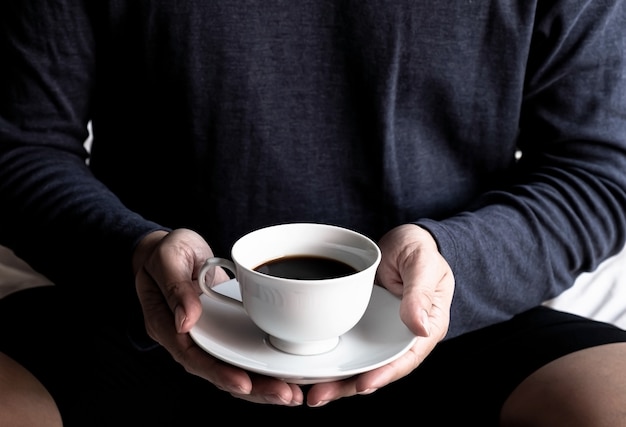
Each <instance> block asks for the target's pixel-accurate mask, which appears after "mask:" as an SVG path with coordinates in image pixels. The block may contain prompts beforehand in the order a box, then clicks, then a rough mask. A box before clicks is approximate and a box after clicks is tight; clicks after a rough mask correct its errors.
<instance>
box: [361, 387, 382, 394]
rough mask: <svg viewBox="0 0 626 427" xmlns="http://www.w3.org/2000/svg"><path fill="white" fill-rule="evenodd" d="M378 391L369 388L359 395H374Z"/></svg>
mask: <svg viewBox="0 0 626 427" xmlns="http://www.w3.org/2000/svg"><path fill="white" fill-rule="evenodd" d="M376 390H378V389H377V388H367V389H365V390H363V391H359V392H358V393H357V394H360V395H366V394H372V393H374V392H375V391H376Z"/></svg>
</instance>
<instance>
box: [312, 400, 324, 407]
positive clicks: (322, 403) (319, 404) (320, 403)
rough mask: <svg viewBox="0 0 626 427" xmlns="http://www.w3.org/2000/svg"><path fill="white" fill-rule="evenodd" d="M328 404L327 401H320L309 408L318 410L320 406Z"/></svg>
mask: <svg viewBox="0 0 626 427" xmlns="http://www.w3.org/2000/svg"><path fill="white" fill-rule="evenodd" d="M327 403H328V400H320V401H319V402H317V403H315V404H313V405H309V406H310V407H311V408H319V407H320V406H324V405H326V404H327Z"/></svg>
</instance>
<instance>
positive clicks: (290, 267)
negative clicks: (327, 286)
mask: <svg viewBox="0 0 626 427" xmlns="http://www.w3.org/2000/svg"><path fill="white" fill-rule="evenodd" d="M254 270H256V271H258V272H259V273H263V274H267V275H270V276H275V277H283V278H286V279H300V280H320V279H332V278H335V277H341V276H347V275H349V274H353V273H355V272H356V269H355V268H354V267H351V266H349V265H348V264H346V263H344V262H343V261H339V260H336V259H332V258H326V257H320V256H312V255H297V256H289V257H282V258H277V259H273V260H270V261H267V262H264V263H263V264H261V265H259V266H258V267H256V268H255V269H254Z"/></svg>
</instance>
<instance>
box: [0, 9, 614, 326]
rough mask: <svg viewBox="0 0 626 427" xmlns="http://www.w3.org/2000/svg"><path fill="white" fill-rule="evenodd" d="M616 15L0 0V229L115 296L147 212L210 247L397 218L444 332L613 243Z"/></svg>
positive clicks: (582, 265) (76, 278)
mask: <svg viewBox="0 0 626 427" xmlns="http://www.w3.org/2000/svg"><path fill="white" fill-rule="evenodd" d="M625 22H626V2H625V1H620V0H602V1H590V0H550V1H539V0H534V1H533V0H515V1H514V0H507V1H456V2H449V1H438V0H422V1H415V0H399V1H364V0H354V1H337V2H334V1H318V0H304V1H297V2H295V1H291V0H284V1H278V0H255V1H252V0H250V1H245V2H244V1H209V0H178V1H167V0H133V1H126V0H98V1H94V0H84V1H81V0H47V1H42V0H2V5H1V6H0V61H1V62H2V65H1V66H0V207H1V208H0V211H1V212H0V243H4V244H6V245H8V246H10V247H12V248H14V250H15V251H16V253H17V254H18V255H20V256H22V257H23V258H24V259H26V260H27V261H28V262H30V263H31V264H32V265H33V266H34V267H35V268H37V269H38V270H40V271H41V272H43V273H44V274H46V275H48V276H49V277H50V278H51V279H52V280H54V281H55V282H56V283H57V284H59V285H60V286H77V287H82V290H83V291H85V292H87V291H89V290H92V289H93V290H94V292H95V290H98V292H100V294H99V295H103V294H105V295H107V296H109V297H110V300H111V301H116V298H119V297H121V296H122V295H129V294H132V293H133V292H134V286H133V281H132V277H131V274H130V254H131V252H132V249H133V247H134V245H135V244H136V242H137V241H138V239H140V238H141V237H142V236H143V235H145V233H147V232H149V231H151V230H154V229H157V228H176V227H187V228H191V229H194V230H196V231H198V232H199V233H201V234H202V235H203V236H204V237H205V238H206V240H207V241H208V243H209V244H210V245H211V246H212V248H213V249H214V251H215V252H216V254H218V255H221V256H228V255H229V248H230V246H231V245H232V243H233V242H234V240H235V239H236V238H237V237H239V236H240V235H242V234H243V233H245V232H247V231H250V230H252V229H254V228H257V227H261V226H264V225H267V224H272V223H278V222H285V221H316V222H327V223H334V224H338V225H342V226H347V227H350V228H353V229H357V230H360V231H362V232H364V233H366V234H368V235H370V236H371V237H372V238H374V239H377V238H379V237H380V236H382V235H383V234H384V233H385V232H386V231H388V230H389V229H390V228H391V227H393V226H396V225H398V224H402V223H407V222H414V223H418V224H420V225H421V226H423V227H425V228H427V229H428V230H429V231H430V232H431V233H432V234H433V235H434V237H435V239H436V241H437V243H438V245H439V248H440V251H441V253H442V254H443V255H444V256H445V258H446V259H447V260H448V262H449V263H450V265H451V267H452V269H453V271H454V275H455V277H456V282H457V285H456V292H455V297H454V301H453V306H452V319H451V327H450V332H449V335H448V336H449V337H451V336H456V335H459V334H461V333H464V332H467V331H470V330H473V329H476V328H479V327H482V326H485V325H488V324H492V323H494V322H498V321H502V320H504V319H507V318H509V317H510V316H512V315H514V314H515V313H519V312H521V311H523V310H525V309H528V308H530V307H533V306H536V305H538V304H540V303H541V302H542V301H544V300H546V299H548V298H551V297H554V296H556V295H557V294H559V293H560V292H562V291H563V290H565V289H567V288H568V287H569V286H571V284H572V283H573V280H574V279H575V277H576V276H577V275H578V274H579V273H581V272H582V271H588V270H591V269H593V268H595V267H596V266H597V265H598V263H599V262H600V261H602V260H603V259H604V258H606V257H607V256H609V255H611V254H614V253H615V252H616V251H617V250H618V249H619V248H621V247H622V245H623V244H624V241H625V238H626V237H625V230H626V216H625V211H624V206H626V58H625V53H626V32H625V31H624V23H625ZM89 121H92V123H93V145H92V150H91V155H90V156H88V152H87V151H86V150H85V149H84V148H83V141H84V140H85V138H86V136H87V123H88V122H89ZM520 152H521V158H520V159H519V161H518V160H517V157H519V156H516V153H517V154H519V153H520ZM94 269H95V270H94ZM102 285H106V289H104V290H103V289H102Z"/></svg>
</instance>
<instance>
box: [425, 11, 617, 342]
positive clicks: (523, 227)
mask: <svg viewBox="0 0 626 427" xmlns="http://www.w3.org/2000/svg"><path fill="white" fill-rule="evenodd" d="M566 3H567V2H539V5H540V8H539V9H538V11H537V21H536V23H535V29H534V36H533V40H532V47H531V50H530V52H531V54H530V57H529V58H528V65H527V78H526V82H525V86H526V87H525V97H524V101H523V105H522V106H521V121H520V134H519V148H520V153H521V158H520V160H519V162H518V164H517V172H516V174H515V176H514V178H513V179H512V180H511V182H510V183H506V185H503V186H502V188H501V189H499V190H498V191H491V192H488V193H486V194H484V195H483V196H482V197H481V198H480V199H479V200H478V201H477V203H475V204H474V205H473V207H472V209H470V210H468V211H466V212H463V213H461V214H459V215H456V216H453V217H450V218H448V219H445V220H442V221H434V220H431V219H424V220H421V221H419V222H418V223H419V224H420V225H422V226H424V227H426V228H427V229H429V230H430V231H431V232H432V233H433V234H434V236H435V237H436V239H437V241H438V243H439V246H440V249H441V251H442V253H443V254H444V256H445V257H446V258H447V259H448V260H449V262H450V264H451V267H452V269H453V271H454V272H455V276H456V278H457V284H456V291H455V296H454V302H453V308H452V320H451V329H450V332H449V335H448V336H449V337H452V336H456V335H459V334H461V333H463V332H467V331H469V330H473V329H477V328H479V327H482V326H485V325H488V324H491V323H495V322H497V321H501V320H505V319H507V318H509V317H511V316H512V315H513V314H515V313H516V312H519V311H521V310H524V309H526V308H530V307H532V306H535V305H537V304H538V303H539V302H541V301H545V300H547V299H550V298H553V297H555V296H556V295H558V294H559V293H561V292H563V291H564V290H565V289H567V288H568V287H569V286H571V285H572V284H573V282H574V280H575V278H576V277H577V275H578V274H580V273H581V272H583V271H591V270H593V269H594V268H596V267H597V266H598V264H599V263H600V262H601V261H602V260H603V259H605V257H607V256H609V255H611V254H614V253H616V251H618V250H619V248H621V247H623V244H624V240H625V239H626V234H625V233H626V214H625V210H624V207H625V206H626V174H625V173H624V171H626V56H625V54H626V33H625V32H624V30H623V23H624V22H626V4H625V3H624V2H620V1H616V2H614V3H613V6H612V7H607V5H606V2H586V5H585V6H584V7H583V8H582V9H577V8H575V7H568V6H567V4H566ZM581 3H582V2H581Z"/></svg>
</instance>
